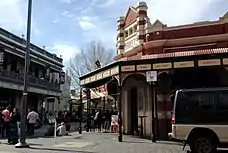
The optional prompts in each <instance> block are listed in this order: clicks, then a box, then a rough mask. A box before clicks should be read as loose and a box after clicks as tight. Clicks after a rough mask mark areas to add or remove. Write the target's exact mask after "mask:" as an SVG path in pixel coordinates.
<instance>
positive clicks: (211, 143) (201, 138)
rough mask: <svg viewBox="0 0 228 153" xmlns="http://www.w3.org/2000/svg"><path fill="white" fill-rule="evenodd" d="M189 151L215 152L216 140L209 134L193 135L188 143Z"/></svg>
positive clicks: (199, 152)
mask: <svg viewBox="0 0 228 153" xmlns="http://www.w3.org/2000/svg"><path fill="white" fill-rule="evenodd" d="M190 148H191V151H192V152H194V153H215V152H216V150H217V147H216V141H215V139H213V138H212V137H210V136H206V135H198V136H195V137H194V138H193V139H192V141H191V143H190Z"/></svg>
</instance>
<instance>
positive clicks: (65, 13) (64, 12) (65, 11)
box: [61, 10, 69, 16]
mask: <svg viewBox="0 0 228 153" xmlns="http://www.w3.org/2000/svg"><path fill="white" fill-rule="evenodd" d="M68 13H69V11H67V10H63V12H62V13H61V15H62V16H66V15H67V14H68Z"/></svg>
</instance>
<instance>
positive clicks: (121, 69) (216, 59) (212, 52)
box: [80, 48, 228, 86]
mask: <svg viewBox="0 0 228 153" xmlns="http://www.w3.org/2000/svg"><path fill="white" fill-rule="evenodd" d="M221 65H228V48H216V49H205V50H190V51H182V52H174V53H163V54H152V55H143V56H141V58H140V59H139V58H137V59H135V60H134V59H132V58H131V59H130V60H129V59H128V58H123V59H121V61H116V62H113V63H110V64H109V65H107V66H105V67H103V68H100V69H97V70H95V71H93V72H91V73H88V74H85V75H83V76H82V77H81V78H80V84H81V85H82V86H85V85H86V86H87V85H89V84H95V83H97V82H99V81H100V84H101V83H102V80H105V81H104V82H103V84H104V83H105V82H108V81H109V80H110V79H111V77H112V76H115V75H118V74H119V73H126V72H136V71H137V72H138V71H152V70H153V71H159V70H170V69H178V68H190V67H202V66H221Z"/></svg>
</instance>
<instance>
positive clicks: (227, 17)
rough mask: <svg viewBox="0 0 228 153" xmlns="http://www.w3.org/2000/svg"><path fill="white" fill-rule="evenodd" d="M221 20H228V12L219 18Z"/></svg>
mask: <svg viewBox="0 0 228 153" xmlns="http://www.w3.org/2000/svg"><path fill="white" fill-rule="evenodd" d="M219 19H220V20H226V21H227V20H228V12H226V13H225V14H224V15H223V16H222V17H220V18H219Z"/></svg>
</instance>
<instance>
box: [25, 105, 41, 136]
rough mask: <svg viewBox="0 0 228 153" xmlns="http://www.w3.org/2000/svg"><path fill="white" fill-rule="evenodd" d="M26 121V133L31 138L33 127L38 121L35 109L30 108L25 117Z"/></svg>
mask: <svg viewBox="0 0 228 153" xmlns="http://www.w3.org/2000/svg"><path fill="white" fill-rule="evenodd" d="M27 120H28V131H27V132H28V135H29V136H32V135H34V126H35V124H36V123H37V121H39V115H38V113H37V112H36V111H35V108H32V111H31V112H30V113H29V114H28V116H27Z"/></svg>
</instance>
